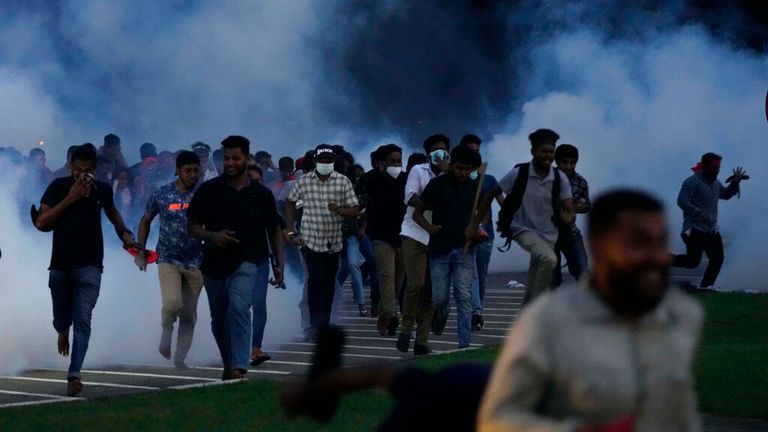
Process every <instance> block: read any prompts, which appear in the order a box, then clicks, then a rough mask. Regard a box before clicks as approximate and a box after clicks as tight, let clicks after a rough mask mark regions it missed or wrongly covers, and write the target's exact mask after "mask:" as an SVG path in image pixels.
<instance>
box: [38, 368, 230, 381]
mask: <svg viewBox="0 0 768 432" xmlns="http://www.w3.org/2000/svg"><path fill="white" fill-rule="evenodd" d="M38 370H43V371H56V372H61V371H66V369H38ZM81 372H84V373H90V374H95V375H120V376H140V377H147V378H167V379H177V380H186V381H219V380H218V379H216V378H202V377H191V376H184V375H161V374H151V373H138V372H118V371H99V370H90V369H89V370H85V369H83V370H82V371H81Z"/></svg>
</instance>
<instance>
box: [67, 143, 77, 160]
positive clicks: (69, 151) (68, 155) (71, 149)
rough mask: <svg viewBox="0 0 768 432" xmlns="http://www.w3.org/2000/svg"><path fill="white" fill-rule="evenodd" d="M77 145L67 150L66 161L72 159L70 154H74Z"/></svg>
mask: <svg viewBox="0 0 768 432" xmlns="http://www.w3.org/2000/svg"><path fill="white" fill-rule="evenodd" d="M76 148H77V145H71V146H69V147H68V148H67V161H69V160H71V159H72V153H74V152H75V149H76Z"/></svg>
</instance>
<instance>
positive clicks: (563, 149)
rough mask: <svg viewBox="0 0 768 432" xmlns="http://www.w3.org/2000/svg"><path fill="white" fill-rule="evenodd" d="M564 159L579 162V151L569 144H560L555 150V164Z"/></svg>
mask: <svg viewBox="0 0 768 432" xmlns="http://www.w3.org/2000/svg"><path fill="white" fill-rule="evenodd" d="M566 158H571V159H576V160H579V149H577V148H576V146H574V145H571V144H560V145H559V146H557V148H556V149H555V162H560V161H561V160H563V159H566Z"/></svg>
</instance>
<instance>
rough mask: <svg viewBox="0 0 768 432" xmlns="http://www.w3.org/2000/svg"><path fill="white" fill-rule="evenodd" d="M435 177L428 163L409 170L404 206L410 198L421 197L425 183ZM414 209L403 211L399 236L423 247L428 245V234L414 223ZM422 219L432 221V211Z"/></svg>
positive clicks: (425, 213) (427, 212) (409, 208)
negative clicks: (414, 241)
mask: <svg viewBox="0 0 768 432" xmlns="http://www.w3.org/2000/svg"><path fill="white" fill-rule="evenodd" d="M435 177H437V175H436V174H435V172H434V171H432V166H431V165H430V163H429V162H427V163H423V164H420V165H415V166H414V167H413V168H411V172H410V173H408V181H407V182H406V183H405V204H406V205H408V201H410V199H411V197H412V196H414V195H421V193H422V192H424V188H425V187H427V183H429V181H430V180H432V179H433V178H435ZM413 210H414V208H413V207H411V206H408V208H407V209H406V210H405V218H404V219H403V226H402V227H401V228H400V235H402V236H406V237H410V238H412V239H414V240H416V241H417V242H419V243H421V244H423V245H424V246H426V245H428V244H429V233H428V232H426V231H424V228H422V227H420V226H419V224H417V223H416V221H414V220H413ZM424 217H425V218H426V219H427V220H428V221H430V222H431V221H432V211H429V210H428V211H425V212H424Z"/></svg>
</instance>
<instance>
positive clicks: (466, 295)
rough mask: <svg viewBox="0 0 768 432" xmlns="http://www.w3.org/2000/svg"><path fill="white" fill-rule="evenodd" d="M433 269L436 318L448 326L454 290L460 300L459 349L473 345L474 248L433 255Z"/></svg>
mask: <svg viewBox="0 0 768 432" xmlns="http://www.w3.org/2000/svg"><path fill="white" fill-rule="evenodd" d="M429 270H430V273H431V276H432V306H433V307H434V309H435V312H434V314H435V317H436V318H434V320H436V321H438V322H439V323H440V325H439V327H441V328H443V327H445V322H446V321H447V320H448V314H449V312H450V299H449V295H450V290H451V287H453V298H454V300H455V301H456V312H457V316H458V317H457V320H456V321H457V325H456V326H457V327H458V334H459V348H466V347H468V346H469V335H470V321H471V319H472V275H474V273H475V251H474V248H472V249H470V250H469V252H467V253H466V254H464V248H463V247H462V248H458V249H454V250H452V251H450V252H448V253H442V254H432V253H430V255H429Z"/></svg>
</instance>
